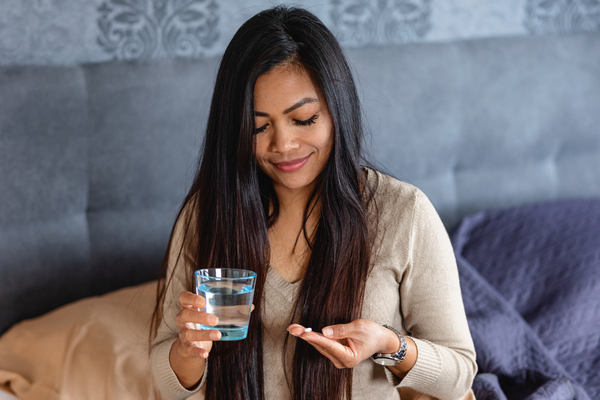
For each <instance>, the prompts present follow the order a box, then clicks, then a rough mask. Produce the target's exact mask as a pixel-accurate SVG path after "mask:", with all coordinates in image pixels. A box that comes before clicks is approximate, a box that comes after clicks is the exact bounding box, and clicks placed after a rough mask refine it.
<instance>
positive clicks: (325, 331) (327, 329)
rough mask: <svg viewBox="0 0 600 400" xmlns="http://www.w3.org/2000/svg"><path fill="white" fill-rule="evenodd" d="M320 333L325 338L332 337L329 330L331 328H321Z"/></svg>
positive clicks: (331, 331) (331, 330)
mask: <svg viewBox="0 0 600 400" xmlns="http://www.w3.org/2000/svg"><path fill="white" fill-rule="evenodd" d="M322 333H323V336H327V337H329V336H333V329H331V328H323V331H322Z"/></svg>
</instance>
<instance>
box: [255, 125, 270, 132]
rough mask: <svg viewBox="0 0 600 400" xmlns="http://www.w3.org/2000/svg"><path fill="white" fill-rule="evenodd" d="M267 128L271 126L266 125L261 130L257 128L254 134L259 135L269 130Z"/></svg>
mask: <svg viewBox="0 0 600 400" xmlns="http://www.w3.org/2000/svg"><path fill="white" fill-rule="evenodd" d="M267 126H269V124H265V125H263V126H261V127H260V128H256V129H255V130H254V133H255V134H258V133H261V132H264V131H265V130H266V129H267Z"/></svg>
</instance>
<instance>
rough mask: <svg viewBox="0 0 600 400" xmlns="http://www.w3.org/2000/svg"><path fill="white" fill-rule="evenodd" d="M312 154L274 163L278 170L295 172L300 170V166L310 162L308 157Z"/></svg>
mask: <svg viewBox="0 0 600 400" xmlns="http://www.w3.org/2000/svg"><path fill="white" fill-rule="evenodd" d="M309 157H310V154H309V155H307V156H306V157H303V158H297V159H295V160H291V161H284V162H279V163H273V165H275V167H277V169H278V170H280V171H283V172H294V171H298V170H299V169H300V168H302V167H304V164H306V163H307V162H308V158H309Z"/></svg>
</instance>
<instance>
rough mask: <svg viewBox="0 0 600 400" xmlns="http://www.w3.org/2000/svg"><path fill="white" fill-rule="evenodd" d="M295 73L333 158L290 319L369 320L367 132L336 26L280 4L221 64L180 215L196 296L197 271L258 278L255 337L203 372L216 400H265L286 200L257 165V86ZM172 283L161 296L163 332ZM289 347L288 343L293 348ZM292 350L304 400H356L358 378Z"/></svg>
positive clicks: (294, 385)
mask: <svg viewBox="0 0 600 400" xmlns="http://www.w3.org/2000/svg"><path fill="white" fill-rule="evenodd" d="M285 64H293V65H297V66H298V67H300V68H304V69H305V70H306V71H307V72H308V74H309V75H310V77H311V79H312V80H313V82H314V84H315V85H316V86H317V87H318V89H319V90H320V92H321V94H322V96H323V98H324V100H325V102H326V104H327V106H328V108H329V113H330V115H331V118H332V121H333V130H334V132H333V135H334V145H333V149H332V152H331V155H330V157H329V160H328V162H327V164H326V166H325V168H324V170H323V171H322V173H321V174H320V175H319V177H318V178H317V184H316V185H315V189H314V191H313V193H312V195H311V197H310V199H309V201H308V203H307V206H306V209H305V213H304V217H305V223H306V220H307V218H308V215H309V214H310V209H309V207H310V205H311V204H314V203H315V202H318V204H319V205H320V207H319V210H320V211H319V212H320V215H319V222H318V226H317V228H316V231H315V232H314V234H313V235H312V237H310V238H309V237H307V241H308V243H309V246H310V248H311V250H312V253H311V256H310V259H309V262H308V266H307V270H306V274H305V276H304V278H303V280H302V283H301V289H300V292H299V295H298V298H297V300H296V304H295V308H294V313H293V315H292V316H291V319H290V322H291V321H292V320H297V321H298V322H299V323H300V324H302V325H304V326H310V327H312V328H313V329H315V330H320V329H322V328H323V327H325V326H328V325H332V324H340V323H348V322H351V321H353V320H355V319H357V318H360V316H361V311H362V304H363V298H364V291H365V284H366V280H367V276H368V273H369V269H370V259H371V248H372V243H371V237H372V236H373V235H371V234H370V229H369V224H368V220H367V211H366V210H367V209H368V205H369V203H370V202H371V201H372V198H373V192H374V190H375V189H374V188H371V187H370V186H369V184H368V182H367V180H366V178H365V175H364V173H363V171H362V170H361V167H360V163H361V155H362V154H361V146H362V140H363V127H362V121H361V112H362V111H361V108H360V103H359V100H358V95H357V91H356V87H355V84H354V80H353V78H352V73H351V70H350V68H349V66H348V63H347V61H346V59H345V56H344V53H343V51H342V48H341V47H340V45H339V43H338V41H337V40H336V38H335V37H334V36H333V34H332V33H331V32H330V31H329V29H327V27H325V25H324V24H323V23H322V22H321V21H320V20H319V19H318V18H317V17H315V16H314V15H313V14H311V13H310V12H308V11H306V10H303V9H300V8H288V7H284V6H277V7H274V8H272V9H269V10H266V11H263V12H261V13H259V14H257V15H255V16H254V17H252V18H250V19H249V20H248V21H247V22H246V23H244V24H243V25H242V27H240V29H239V30H238V31H237V33H236V34H235V35H234V37H233V39H232V40H231V42H230V43H229V45H228V47H227V49H226V51H225V53H224V55H223V58H222V60H221V64H220V68H219V72H218V74H217V79H216V83H215V88H214V93H213V97H212V103H211V108H210V113H209V119H208V125H207V128H206V136H205V139H204V145H203V151H202V155H201V161H200V166H199V169H198V173H197V174H196V177H195V180H194V183H193V185H192V187H191V189H190V191H189V193H188V195H187V197H186V199H185V201H184V204H183V206H182V210H181V212H180V217H181V216H182V215H188V216H189V217H190V218H191V219H190V220H189V221H187V226H188V227H189V229H188V231H187V232H186V235H185V237H186V240H185V241H184V244H183V246H184V247H185V246H188V248H189V251H190V252H191V254H193V255H194V260H195V262H194V264H193V265H188V266H187V268H188V271H186V274H187V276H188V286H189V289H192V276H193V271H194V270H196V269H199V268H214V267H222V266H225V265H226V266H236V268H243V269H249V270H252V271H255V272H256V273H257V275H258V276H257V283H256V289H255V295H254V305H255V307H256V308H255V311H254V312H253V313H252V318H251V320H250V326H249V330H248V337H247V339H245V340H242V341H237V342H214V344H213V348H212V351H211V353H210V357H209V362H208V364H207V365H208V367H207V371H206V372H205V373H206V374H208V375H207V388H206V398H207V399H209V400H211V399H217V398H219V399H228V400H229V399H240V400H242V399H244V400H245V399H257V400H261V399H263V398H264V388H263V367H267V366H263V362H262V355H263V349H262V329H261V310H262V303H263V289H264V284H265V280H266V274H267V271H268V269H269V254H270V251H269V237H268V228H269V227H270V226H272V225H273V224H274V223H275V222H276V220H277V216H278V214H279V203H278V200H277V196H276V194H275V191H274V189H273V186H272V183H271V181H270V179H269V178H268V177H267V176H266V175H265V174H264V173H263V172H262V171H261V170H260V168H259V167H258V165H257V162H256V159H255V154H254V140H255V138H254V133H255V130H256V127H255V122H254V86H255V83H256V80H257V79H258V77H259V76H261V75H263V74H265V73H267V72H269V71H271V70H272V69H273V68H275V67H277V66H280V65H285ZM270 209H271V210H272V211H271V212H270V211H269V210H270ZM184 210H190V211H191V212H186V213H184V212H183V211H184ZM304 232H305V235H306V229H305V230H304ZM190 238H193V239H190ZM168 254H169V251H167V255H168ZM167 258H168V257H165V261H164V263H163V269H166V267H167ZM170 278H171V277H167V280H166V284H165V285H163V286H161V287H159V291H158V300H157V307H156V310H155V313H154V321H153V326H154V328H153V329H154V332H155V331H156V329H157V326H158V324H159V323H160V320H161V318H162V313H161V310H162V305H163V302H164V295H165V292H166V290H167V289H168V286H169V282H170ZM288 339H289V337H288ZM288 339H286V346H288V345H291V344H292V343H291V342H292V339H290V340H288ZM294 341H295V351H294V356H293V363H292V365H293V371H292V374H291V378H290V376H289V375H286V376H288V384H289V385H290V388H291V391H292V393H293V397H294V399H297V400H300V399H325V398H326V399H340V400H341V399H343V398H345V399H351V397H352V370H351V369H337V368H336V367H335V366H334V365H333V363H332V362H330V361H329V360H328V359H326V358H325V357H324V356H322V355H321V354H320V353H318V352H317V351H316V350H315V349H314V348H313V347H312V346H311V345H309V344H307V343H306V342H304V341H302V340H295V339H294ZM284 354H285V349H282V357H284ZM284 362H285V360H284Z"/></svg>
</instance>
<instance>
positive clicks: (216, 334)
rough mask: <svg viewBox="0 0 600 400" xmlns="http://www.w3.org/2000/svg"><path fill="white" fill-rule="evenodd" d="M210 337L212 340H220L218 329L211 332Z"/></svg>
mask: <svg viewBox="0 0 600 400" xmlns="http://www.w3.org/2000/svg"><path fill="white" fill-rule="evenodd" d="M210 338H211V339H212V340H220V339H221V332H219V331H216V332H211V334H210Z"/></svg>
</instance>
